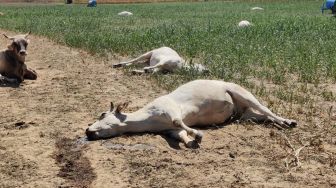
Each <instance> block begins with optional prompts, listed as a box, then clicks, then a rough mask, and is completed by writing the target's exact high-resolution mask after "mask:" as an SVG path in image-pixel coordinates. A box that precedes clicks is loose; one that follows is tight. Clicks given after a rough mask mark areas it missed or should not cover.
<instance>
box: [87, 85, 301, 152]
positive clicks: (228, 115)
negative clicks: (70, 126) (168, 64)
mask: <svg viewBox="0 0 336 188" xmlns="http://www.w3.org/2000/svg"><path fill="white" fill-rule="evenodd" d="M126 106H127V103H124V104H120V105H118V106H116V107H114V106H113V104H112V103H111V109H110V110H109V111H107V112H105V113H103V114H102V115H101V116H100V118H99V120H98V121H96V122H95V123H94V124H92V125H91V126H90V127H89V128H88V129H87V130H86V135H87V137H88V139H89V140H96V139H103V138H110V137H114V136H118V135H121V134H123V133H140V132H160V131H170V132H171V133H172V135H173V136H174V137H175V138H178V139H180V140H181V141H182V142H184V143H185V144H186V146H187V147H194V146H195V145H196V146H197V145H198V143H200V142H201V140H202V136H203V134H202V133H201V132H200V131H198V130H196V129H193V128H190V127H193V126H196V125H197V126H209V125H213V124H220V123H224V122H226V121H228V120H231V119H232V118H238V119H241V120H254V121H257V122H265V121H272V122H274V123H276V124H278V125H280V126H281V127H282V128H284V127H286V128H289V127H295V126H296V122H295V121H294V120H290V119H285V118H282V117H279V116H277V115H275V114H274V113H272V112H271V111H270V110H269V109H268V108H267V107H265V106H263V105H261V104H260V103H259V102H258V100H257V99H256V98H255V97H254V96H253V95H252V94H251V93H250V92H248V91H247V90H246V89H244V88H242V87H241V86H239V85H237V84H234V83H229V82H223V81H218V80H195V81H191V82H189V83H187V84H184V85H182V86H180V87H179V88H177V89H176V90H175V91H173V92H172V93H170V94H168V95H164V96H162V97H159V98H157V99H155V100H154V101H153V102H151V103H149V104H147V105H146V106H145V107H143V108H141V109H140V110H138V111H136V112H133V113H122V112H121V111H122V109H124V108H125V107H126ZM189 136H192V137H194V140H192V139H191V138H190V137H189Z"/></svg>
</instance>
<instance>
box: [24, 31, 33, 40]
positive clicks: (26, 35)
mask: <svg viewBox="0 0 336 188" xmlns="http://www.w3.org/2000/svg"><path fill="white" fill-rule="evenodd" d="M30 33H31V31H29V32H28V33H27V34H25V37H24V38H25V39H27V37H28V35H29V34H30Z"/></svg>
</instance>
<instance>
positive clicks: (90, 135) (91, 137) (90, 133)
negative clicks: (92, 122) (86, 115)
mask: <svg viewBox="0 0 336 188" xmlns="http://www.w3.org/2000/svg"><path fill="white" fill-rule="evenodd" d="M85 134H86V136H87V138H88V140H97V139H99V137H98V135H97V132H96V131H90V130H89V128H87V129H86V131H85Z"/></svg>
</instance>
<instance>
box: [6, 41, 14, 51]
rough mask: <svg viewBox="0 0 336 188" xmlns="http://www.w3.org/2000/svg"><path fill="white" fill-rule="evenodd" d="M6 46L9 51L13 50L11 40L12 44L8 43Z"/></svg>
mask: <svg viewBox="0 0 336 188" xmlns="http://www.w3.org/2000/svg"><path fill="white" fill-rule="evenodd" d="M7 48H8V50H10V51H14V44H13V42H12V44H10V45H8V46H7Z"/></svg>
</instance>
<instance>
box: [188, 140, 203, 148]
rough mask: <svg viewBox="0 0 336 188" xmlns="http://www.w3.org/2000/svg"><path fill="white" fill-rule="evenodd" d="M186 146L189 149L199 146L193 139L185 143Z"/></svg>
mask: <svg viewBox="0 0 336 188" xmlns="http://www.w3.org/2000/svg"><path fill="white" fill-rule="evenodd" d="M186 147H187V148H190V149H197V148H199V147H200V146H199V144H198V143H197V142H196V141H195V140H193V141H190V142H188V143H187V144H186Z"/></svg>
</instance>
